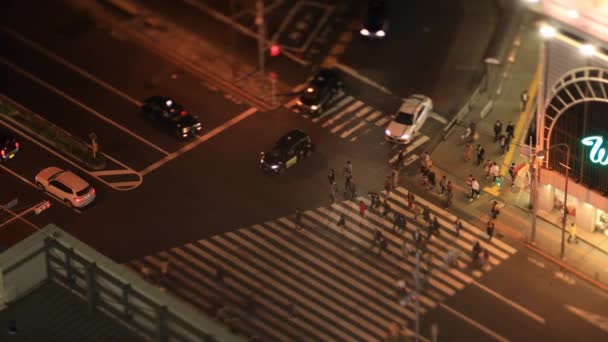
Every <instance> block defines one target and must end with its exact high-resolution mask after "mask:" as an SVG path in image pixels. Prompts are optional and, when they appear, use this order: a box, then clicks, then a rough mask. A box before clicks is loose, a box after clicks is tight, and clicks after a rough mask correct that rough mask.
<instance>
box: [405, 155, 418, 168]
mask: <svg viewBox="0 0 608 342" xmlns="http://www.w3.org/2000/svg"><path fill="white" fill-rule="evenodd" d="M418 158H420V156H419V155H417V154H410V155H409V156H408V157H407V158H405V160H404V161H403V166H408V165H410V164H411V163H413V162H415V161H416V160H418Z"/></svg>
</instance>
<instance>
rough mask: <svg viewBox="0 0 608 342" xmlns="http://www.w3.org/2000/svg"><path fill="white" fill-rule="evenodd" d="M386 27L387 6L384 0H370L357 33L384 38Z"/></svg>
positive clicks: (368, 36)
mask: <svg viewBox="0 0 608 342" xmlns="http://www.w3.org/2000/svg"><path fill="white" fill-rule="evenodd" d="M387 29H388V7H387V4H386V1H385V0H370V2H369V5H368V6H367V12H365V17H364V18H363V27H362V28H361V30H360V31H359V33H360V34H361V35H362V36H364V37H367V38H380V39H382V38H384V37H385V36H386V30H387Z"/></svg>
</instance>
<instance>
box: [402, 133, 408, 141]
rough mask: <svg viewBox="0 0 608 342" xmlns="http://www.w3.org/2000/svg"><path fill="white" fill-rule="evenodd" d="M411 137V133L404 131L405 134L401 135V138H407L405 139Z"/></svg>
mask: <svg viewBox="0 0 608 342" xmlns="http://www.w3.org/2000/svg"><path fill="white" fill-rule="evenodd" d="M409 138H410V135H409V134H408V133H404V134H403V135H402V136H401V139H405V140H407V139H409Z"/></svg>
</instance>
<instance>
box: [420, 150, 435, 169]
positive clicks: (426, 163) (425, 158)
mask: <svg viewBox="0 0 608 342" xmlns="http://www.w3.org/2000/svg"><path fill="white" fill-rule="evenodd" d="M422 166H423V167H424V168H425V169H427V170H430V169H431V168H432V167H433V161H432V160H431V156H429V153H428V152H424V154H423V155H422Z"/></svg>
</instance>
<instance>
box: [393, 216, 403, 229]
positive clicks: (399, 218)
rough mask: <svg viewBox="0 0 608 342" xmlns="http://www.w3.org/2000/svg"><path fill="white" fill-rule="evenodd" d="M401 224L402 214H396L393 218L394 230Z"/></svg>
mask: <svg viewBox="0 0 608 342" xmlns="http://www.w3.org/2000/svg"><path fill="white" fill-rule="evenodd" d="M400 225H401V214H399V213H398V214H395V218H394V219H393V230H395V228H398V227H399V226H400Z"/></svg>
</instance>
